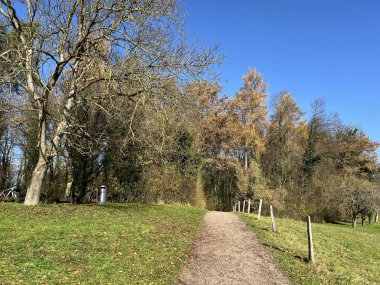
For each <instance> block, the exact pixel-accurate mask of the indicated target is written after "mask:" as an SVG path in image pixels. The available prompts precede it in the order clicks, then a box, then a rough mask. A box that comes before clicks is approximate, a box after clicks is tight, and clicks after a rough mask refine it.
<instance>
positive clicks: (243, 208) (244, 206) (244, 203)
mask: <svg viewBox="0 0 380 285" xmlns="http://www.w3.org/2000/svg"><path fill="white" fill-rule="evenodd" d="M244 211H245V199H244V202H243V213H244Z"/></svg>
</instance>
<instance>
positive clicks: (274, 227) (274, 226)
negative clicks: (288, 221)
mask: <svg viewBox="0 0 380 285" xmlns="http://www.w3.org/2000/svg"><path fill="white" fill-rule="evenodd" d="M270 218H271V219H272V231H273V232H274V233H275V232H276V224H275V222H274V216H273V207H272V205H270Z"/></svg>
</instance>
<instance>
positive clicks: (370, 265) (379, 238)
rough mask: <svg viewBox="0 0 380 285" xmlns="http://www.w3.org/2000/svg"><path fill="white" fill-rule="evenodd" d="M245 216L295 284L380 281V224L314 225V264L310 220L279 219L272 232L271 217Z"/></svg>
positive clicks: (377, 282) (372, 282)
mask: <svg viewBox="0 0 380 285" xmlns="http://www.w3.org/2000/svg"><path fill="white" fill-rule="evenodd" d="M241 215H242V216H243V218H244V220H245V221H246V222H247V223H248V224H249V225H250V226H251V227H252V229H253V230H254V231H255V232H256V233H257V234H258V236H259V239H260V240H261V242H262V243H263V244H264V245H265V246H267V247H269V248H270V249H271V250H272V251H273V252H274V255H275V257H276V259H277V260H278V263H279V265H280V267H281V268H282V269H283V271H284V272H285V273H286V275H288V276H289V278H290V280H291V281H292V282H293V283H294V284H380V224H376V225H373V224H372V225H366V226H365V227H362V226H361V225H358V227H357V228H356V229H353V228H351V225H350V224H312V232H313V241H314V251H315V256H316V262H315V264H310V263H308V261H307V258H308V246H307V243H308V242H307V231H306V230H307V229H306V222H301V221H294V220H290V219H276V226H277V229H278V232H277V233H272V232H271V221H270V218H269V217H261V219H260V220H259V221H258V220H257V216H256V215H251V216H249V217H248V215H247V214H241ZM358 224H360V223H359V222H358Z"/></svg>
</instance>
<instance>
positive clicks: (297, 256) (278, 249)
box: [263, 243, 309, 263]
mask: <svg viewBox="0 0 380 285" xmlns="http://www.w3.org/2000/svg"><path fill="white" fill-rule="evenodd" d="M263 245H264V246H266V247H269V248H273V249H274V250H277V251H281V252H283V253H285V254H289V252H288V251H285V250H284V249H282V248H279V247H277V246H274V245H270V244H267V243H263ZM293 257H294V258H295V259H298V260H299V261H302V262H304V263H309V259H308V258H306V257H302V256H299V255H293Z"/></svg>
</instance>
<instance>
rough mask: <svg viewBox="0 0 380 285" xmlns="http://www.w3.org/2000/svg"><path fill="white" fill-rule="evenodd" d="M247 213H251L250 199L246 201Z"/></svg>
mask: <svg viewBox="0 0 380 285" xmlns="http://www.w3.org/2000/svg"><path fill="white" fill-rule="evenodd" d="M247 213H248V214H250V213H251V199H249V200H248V210H247Z"/></svg>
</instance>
